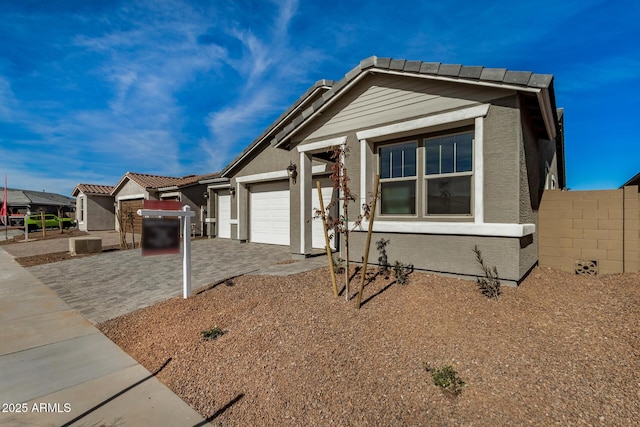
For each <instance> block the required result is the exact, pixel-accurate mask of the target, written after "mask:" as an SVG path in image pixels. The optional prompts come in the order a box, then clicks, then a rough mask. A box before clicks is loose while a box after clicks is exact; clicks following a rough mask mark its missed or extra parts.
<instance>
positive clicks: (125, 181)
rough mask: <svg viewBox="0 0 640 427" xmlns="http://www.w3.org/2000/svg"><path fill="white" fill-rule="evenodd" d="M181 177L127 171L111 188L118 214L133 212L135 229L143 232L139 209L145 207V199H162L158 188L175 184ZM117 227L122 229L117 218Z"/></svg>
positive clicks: (137, 231)
mask: <svg viewBox="0 0 640 427" xmlns="http://www.w3.org/2000/svg"><path fill="white" fill-rule="evenodd" d="M180 179H181V178H176V177H170V176H158V175H148V174H143V173H135V172H127V173H126V174H124V176H123V177H122V178H121V179H120V181H118V183H117V184H116V185H115V186H114V187H113V190H111V196H112V197H113V198H114V201H115V204H116V215H118V213H119V212H123V213H128V214H132V215H133V217H132V218H133V229H134V231H135V232H136V233H142V217H141V216H139V215H138V214H137V211H138V209H142V208H143V203H144V200H160V194H161V192H160V191H159V190H158V189H159V188H161V187H169V186H172V185H175V184H176V183H177V182H179V181H180ZM115 229H116V230H119V229H120V226H119V224H118V221H117V219H116V220H115Z"/></svg>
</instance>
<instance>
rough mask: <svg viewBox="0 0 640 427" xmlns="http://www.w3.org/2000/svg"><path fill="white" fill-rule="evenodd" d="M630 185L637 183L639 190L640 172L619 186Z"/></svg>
mask: <svg viewBox="0 0 640 427" xmlns="http://www.w3.org/2000/svg"><path fill="white" fill-rule="evenodd" d="M630 185H637V186H638V191H640V173H638V174H636V176H634V177H633V178H631V179H630V180H629V181H627V182H625V183H624V184H622V186H621V187H620V188H624V187H628V186H630Z"/></svg>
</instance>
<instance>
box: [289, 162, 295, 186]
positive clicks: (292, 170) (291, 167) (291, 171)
mask: <svg viewBox="0 0 640 427" xmlns="http://www.w3.org/2000/svg"><path fill="white" fill-rule="evenodd" d="M297 169H298V167H297V166H296V165H295V163H293V162H289V166H287V174H288V175H289V179H290V180H291V182H293V183H294V184H295V183H296V178H297V177H298V170H297Z"/></svg>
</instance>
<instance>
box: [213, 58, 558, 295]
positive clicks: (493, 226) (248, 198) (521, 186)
mask: <svg viewBox="0 0 640 427" xmlns="http://www.w3.org/2000/svg"><path fill="white" fill-rule="evenodd" d="M553 82H554V79H553V76H552V75H548V74H534V73H532V72H526V71H510V70H506V69H502V68H485V67H481V66H471V67H470V66H462V65H455V64H440V63H432V62H422V61H407V60H402V59H390V58H378V57H370V58H367V59H365V60H363V61H362V62H361V63H360V64H359V65H358V66H357V67H355V68H353V69H352V70H351V71H349V72H348V73H347V74H346V75H345V76H344V78H342V79H341V80H340V81H337V82H334V81H330V80H322V81H319V82H317V83H316V84H314V85H313V86H312V87H311V88H310V89H309V90H308V91H307V92H306V93H305V94H303V95H302V96H301V97H300V98H299V99H298V100H297V101H296V102H295V103H294V104H293V105H292V106H291V107H289V109H287V111H285V112H284V113H283V114H282V115H281V116H280V117H279V118H278V119H277V120H276V121H275V122H274V123H273V124H272V125H271V126H269V128H268V129H266V130H265V131H264V132H263V134H262V135H260V136H259V137H258V138H257V139H256V140H254V141H253V142H252V144H250V145H249V146H248V147H247V148H246V149H245V150H244V151H243V152H242V153H241V154H240V155H239V156H237V157H236V158H235V159H234V160H233V161H232V162H231V163H230V164H229V165H228V166H227V167H226V168H225V169H224V170H223V171H222V172H221V174H220V177H219V178H218V179H219V182H218V183H210V184H208V185H209V186H208V189H209V190H208V192H209V193H210V194H211V197H210V198H209V200H210V201H211V200H218V203H217V206H216V205H213V206H212V205H210V206H209V210H208V211H209V214H210V217H211V218H210V221H216V224H217V228H218V229H220V230H223V233H222V232H221V233H218V234H217V235H218V236H219V237H226V238H230V239H235V240H239V241H250V242H261V243H271V244H277V245H285V246H288V247H289V248H290V251H291V253H292V254H293V255H294V256H308V255H309V254H311V253H312V251H313V250H314V248H322V247H324V242H323V241H322V239H321V236H322V234H321V228H320V227H319V224H318V221H312V218H313V210H314V207H316V206H317V205H318V200H317V198H318V197H317V193H316V191H315V186H316V181H320V182H321V184H322V187H323V190H322V192H323V197H324V198H325V199H327V198H330V197H332V196H334V195H335V194H334V193H335V192H334V190H333V188H332V186H331V182H330V181H329V180H328V175H329V174H330V172H331V170H330V166H331V162H330V161H329V157H328V154H327V150H329V149H330V148H331V147H332V146H336V145H344V146H346V147H347V148H348V150H349V155H348V157H347V159H346V165H347V169H348V173H349V176H350V178H351V181H350V187H351V188H352V190H353V192H354V193H356V194H357V195H358V198H357V200H356V201H355V202H353V203H351V204H352V206H350V212H357V211H358V210H359V207H360V206H361V205H362V204H363V203H365V202H366V197H367V195H368V194H370V193H371V192H372V190H373V183H374V177H375V175H376V174H380V176H381V186H380V189H381V198H380V200H379V201H378V208H377V212H376V221H375V224H374V236H373V241H374V242H375V241H376V240H378V239H380V238H385V239H389V240H390V244H389V246H388V249H387V251H388V256H389V259H390V260H396V259H397V260H400V261H402V262H405V263H411V264H413V265H414V266H415V267H416V268H417V269H421V270H427V271H434V272H439V273H445V274H447V273H448V274H455V275H460V276H476V275H478V274H479V273H480V271H479V270H478V266H477V263H476V261H475V258H474V254H473V252H472V249H473V247H474V246H475V245H477V246H478V247H479V248H480V249H481V250H482V252H483V254H484V257H485V259H486V260H487V262H488V263H489V264H491V265H496V266H497V268H498V271H499V273H500V276H501V277H500V278H501V279H502V280H505V281H508V282H514V283H517V282H519V281H520V280H521V279H522V278H523V277H524V276H525V275H526V274H527V272H528V271H529V270H530V269H531V268H532V267H533V266H534V265H535V264H536V262H537V260H538V246H537V224H538V208H539V204H540V200H541V197H542V193H543V191H544V190H545V188H563V187H565V171H564V143H563V112H562V110H559V109H557V108H556V100H555V94H554V87H553ZM294 167H295V174H294V175H295V179H294V178H292V177H290V175H291V174H290V172H291V169H292V168H294ZM224 180H228V181H227V182H224ZM354 216H355V215H354ZM367 226H368V223H367V222H366V221H365V222H364V223H363V224H362V228H361V231H356V232H355V233H352V235H351V242H350V254H351V258H352V260H353V261H361V257H362V256H363V253H364V247H363V246H364V243H365V239H366V232H365V231H366V230H367ZM337 246H338V247H337V250H338V251H340V250H341V249H342V248H343V246H344V245H343V244H341V242H340V240H338V241H337Z"/></svg>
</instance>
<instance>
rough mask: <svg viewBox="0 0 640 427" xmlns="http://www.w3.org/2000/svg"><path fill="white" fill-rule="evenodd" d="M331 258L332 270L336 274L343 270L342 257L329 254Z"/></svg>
mask: <svg viewBox="0 0 640 427" xmlns="http://www.w3.org/2000/svg"><path fill="white" fill-rule="evenodd" d="M331 260H332V261H333V271H335V272H336V274H339V273H342V272H344V260H343V259H342V258H340V257H337V258H336V257H334V256H331Z"/></svg>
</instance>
